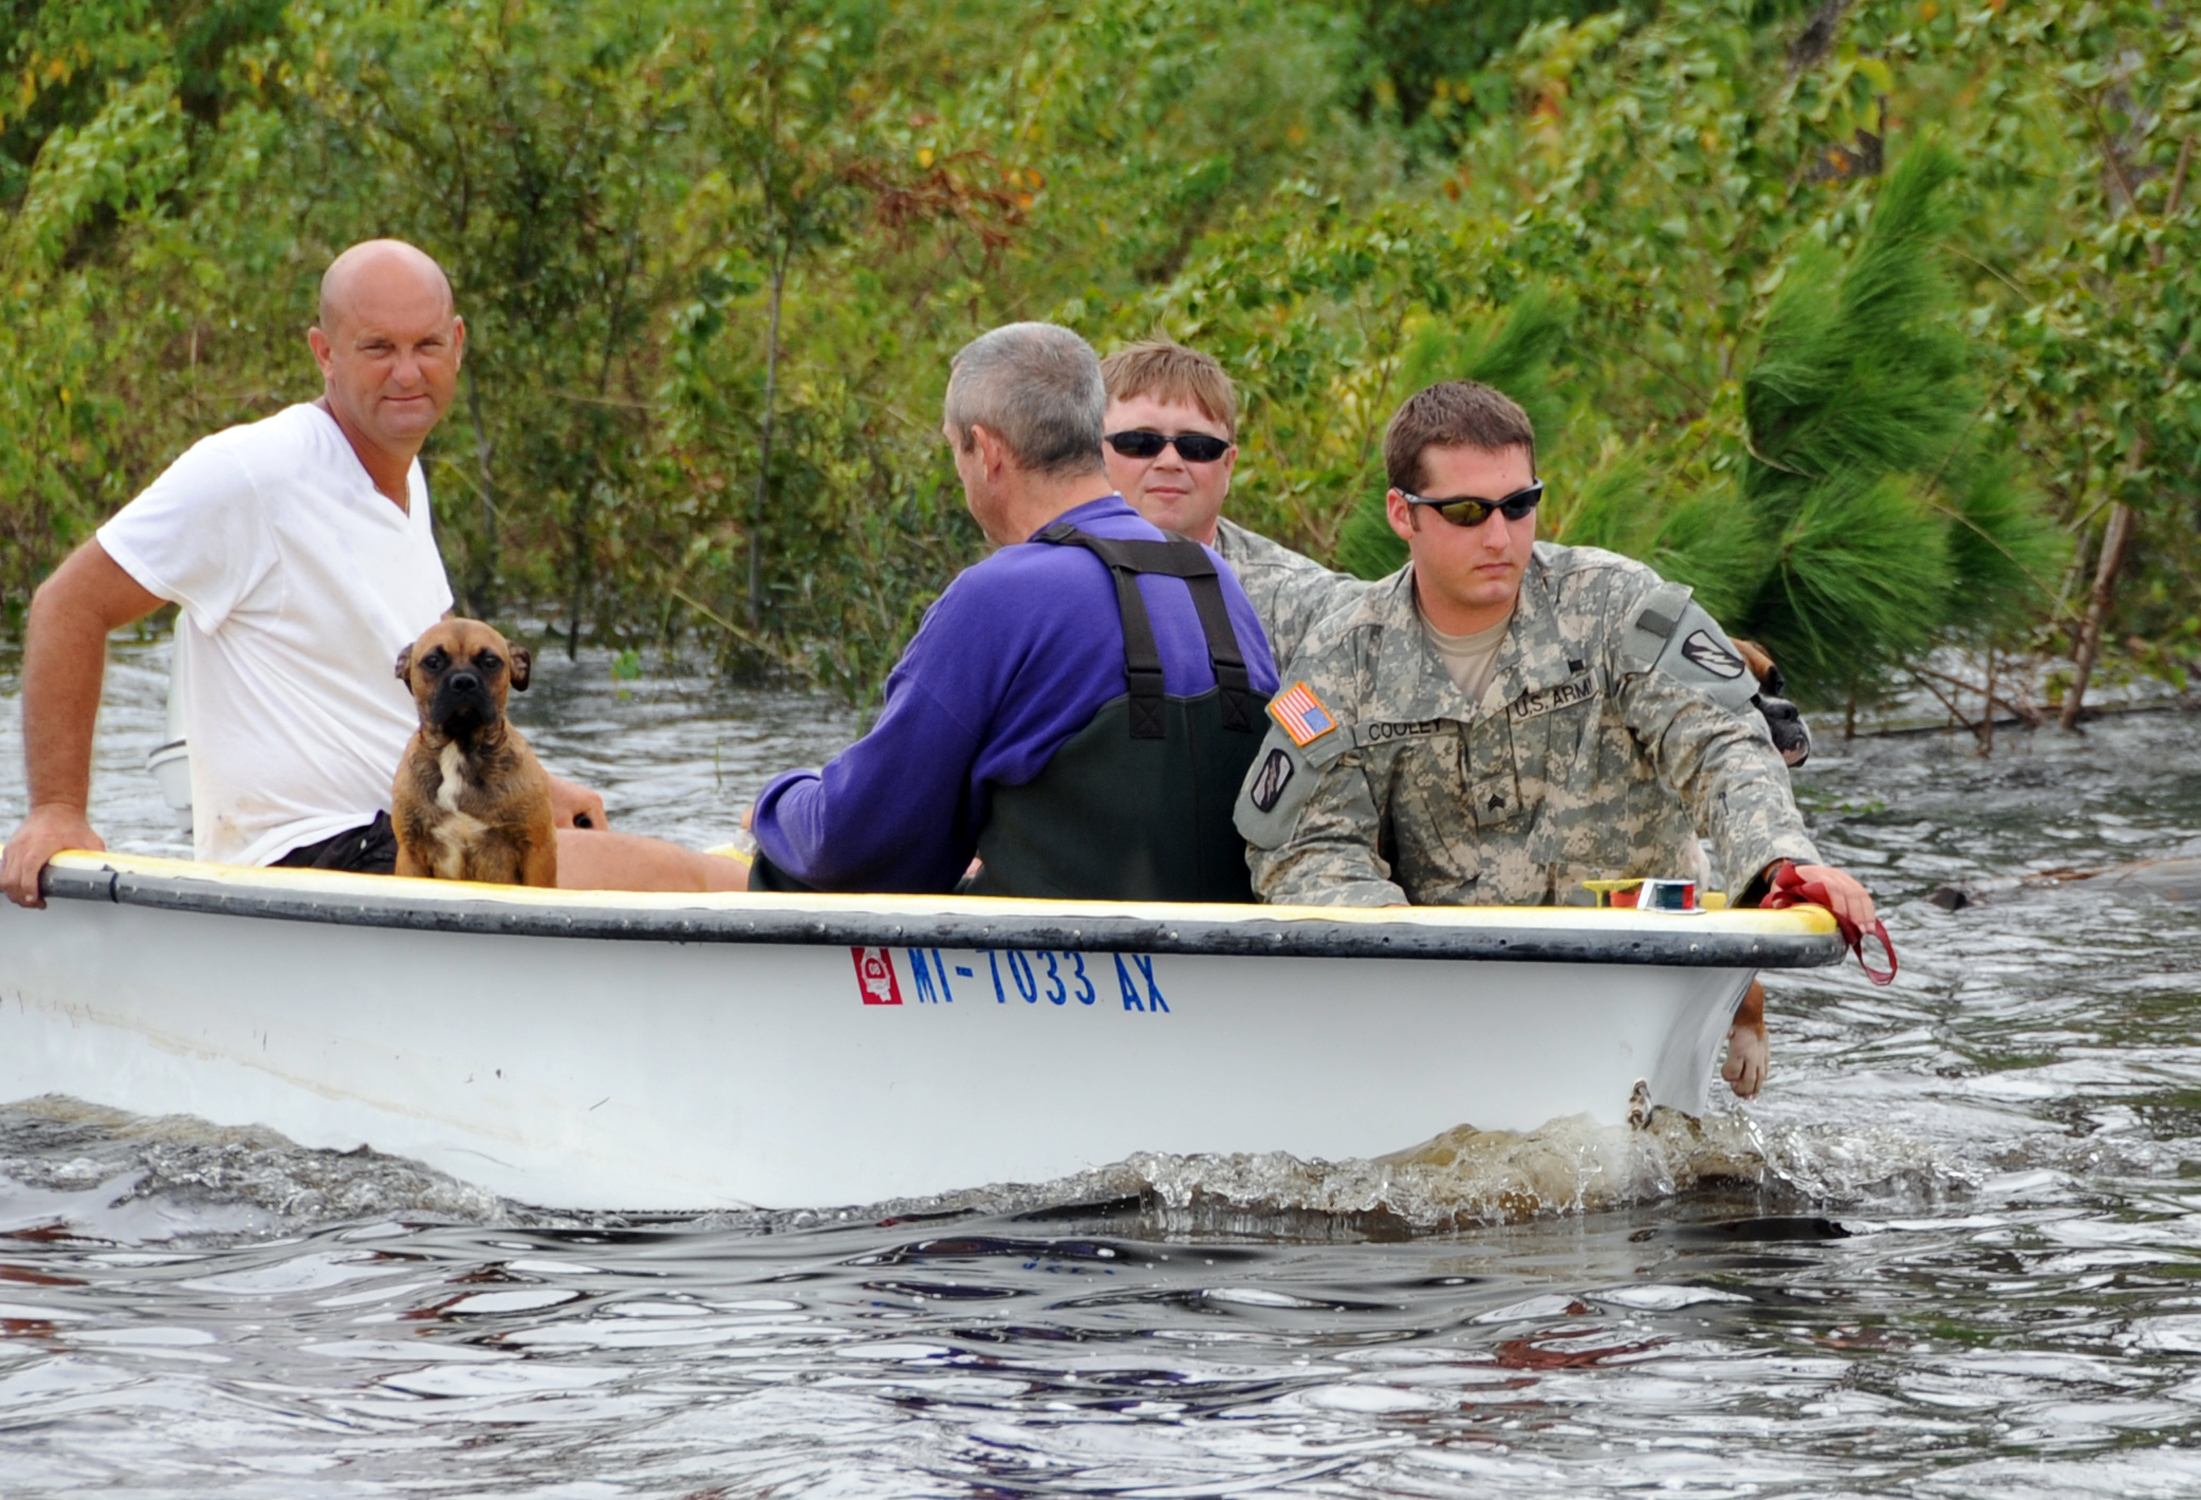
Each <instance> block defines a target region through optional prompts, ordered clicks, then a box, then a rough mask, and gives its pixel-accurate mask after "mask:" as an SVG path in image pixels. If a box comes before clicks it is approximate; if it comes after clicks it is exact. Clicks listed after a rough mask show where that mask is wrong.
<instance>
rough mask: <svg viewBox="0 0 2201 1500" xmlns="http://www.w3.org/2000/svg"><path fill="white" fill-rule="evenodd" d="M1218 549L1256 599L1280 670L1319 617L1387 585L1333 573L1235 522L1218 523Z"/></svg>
mask: <svg viewBox="0 0 2201 1500" xmlns="http://www.w3.org/2000/svg"><path fill="white" fill-rule="evenodd" d="M1215 550H1216V551H1217V552H1218V553H1220V554H1221V555H1222V559H1223V561H1224V562H1227V563H1229V564H1230V570H1231V571H1232V572H1233V573H1236V574H1237V575H1238V582H1239V585H1240V586H1241V587H1242V588H1244V589H1245V591H1246V597H1247V598H1248V599H1251V600H1252V601H1253V610H1254V613H1255V614H1257V615H1259V616H1260V617H1261V628H1262V629H1263V630H1265V631H1267V632H1268V636H1269V650H1270V652H1271V653H1273V654H1274V656H1275V658H1276V665H1277V668H1278V670H1282V668H1283V666H1284V663H1286V662H1287V661H1290V660H1291V659H1292V658H1293V657H1295V656H1297V655H1298V654H1299V648H1300V646H1301V645H1302V644H1303V643H1304V642H1305V641H1306V639H1307V631H1308V630H1309V629H1310V628H1311V627H1312V626H1313V625H1314V623H1315V621H1317V620H1319V619H1321V618H1322V617H1323V616H1324V615H1327V614H1332V613H1334V612H1336V611H1337V610H1339V609H1341V608H1343V607H1344V606H1345V605H1346V604H1347V603H1349V602H1350V601H1352V600H1355V599H1359V598H1361V597H1362V596H1364V595H1366V594H1367V593H1368V592H1369V591H1370V590H1372V589H1378V588H1381V587H1382V585H1381V584H1377V583H1369V582H1366V581H1365V580H1363V579H1359V578H1355V577H1354V576H1353V575H1352V574H1350V573H1333V572H1331V571H1330V570H1329V569H1328V568H1325V567H1324V566H1322V564H1320V563H1318V562H1316V561H1315V560H1314V559H1313V558H1311V557H1305V556H1302V555H1301V554H1299V553H1297V552H1294V551H1292V549H1291V548H1289V547H1287V546H1285V545H1284V544H1283V543H1281V542H1272V541H1270V540H1269V539H1268V538H1267V537H1265V536H1263V535H1261V533H1260V532H1258V531H1248V530H1246V528H1245V527H1243V526H1240V525H1239V524H1238V523H1237V522H1235V521H1229V520H1224V521H1218V522H1216V524H1215Z"/></svg>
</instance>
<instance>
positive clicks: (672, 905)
mask: <svg viewBox="0 0 2201 1500" xmlns="http://www.w3.org/2000/svg"><path fill="white" fill-rule="evenodd" d="M0 847H4V846H0ZM714 852H716V851H714ZM53 863H54V866H55V867H56V868H57V869H62V870H70V871H76V872H80V873H83V874H96V873H98V872H99V871H101V870H113V871H116V872H118V873H121V874H133V875H151V876H166V877H169V878H172V879H184V880H191V881H195V882H200V883H202V884H203V883H212V884H216V885H224V886H231V887H234V888H236V889H238V890H250V891H296V892H300V893H315V894H322V895H329V896H378V897H382V898H384V899H385V900H387V899H388V898H391V897H403V896H406V895H408V894H409V895H412V896H415V897H417V898H418V900H419V902H420V904H421V905H422V906H424V907H429V906H435V905H438V904H444V903H448V902H450V901H452V900H453V899H454V898H459V899H463V900H465V901H466V902H467V903H469V904H470V905H472V904H477V903H491V904H495V905H507V906H515V907H530V908H537V909H547V910H555V909H557V908H559V907H571V906H587V907H589V908H591V909H593V910H597V911H603V910H607V909H609V910H626V911H637V912H644V911H689V910H710V911H739V910H742V909H744V908H750V909H766V910H773V911H783V912H798V913H816V914H818V915H821V916H824V915H843V914H848V913H853V912H870V913H878V914H880V915H883V916H897V917H904V918H911V919H917V918H925V917H944V916H957V917H970V916H982V915H988V914H999V915H1001V916H1005V917H1006V916H1027V917H1029V916H1044V915H1046V914H1048V913H1059V914H1062V915H1064V916H1073V917H1077V918H1093V917H1102V916H1115V917H1126V918H1132V919H1136V920H1141V921H1151V922H1170V921H1179V922H1182V921H1187V920H1194V919H1196V920H1198V921H1201V922H1208V923H1217V922H1232V921H1247V922H1263V923H1277V922H1287V923H1288V922H1293V921H1318V922H1325V923H1345V924H1351V925H1365V926H1369V927H1407V928H1415V929H1425V930H1435V931H1448V930H1449V931H1466V930H1474V929H1480V928H1491V927H1511V928H1518V929H1527V930H1535V929H1546V930H1552V931H1559V930H1566V929H1575V930H1579V929H1582V928H1585V927H1594V928H1598V929H1601V930H1605V931H1613V932H1634V931H1656V932H1661V933H1673V932H1675V931H1677V930H1680V929H1684V928H1685V929H1686V930H1688V931H1690V932H1701V933H1737V934H1762V935H1765V936H1768V937H1771V936H1782V935H1793V936H1818V935H1821V934H1825V933H1831V932H1834V931H1835V930H1836V927H1835V922H1834V918H1833V916H1832V914H1830V913H1828V912H1827V911H1825V910H1823V909H1821V908H1819V907H1816V906H1793V907H1789V908H1786V909H1785V910H1781V911H1764V910H1760V909H1757V908H1754V907H1753V908H1738V909H1729V910H1725V911H1713V910H1703V911H1696V912H1690V913H1685V914H1684V913H1668V912H1645V911H1637V910H1633V909H1619V910H1613V909H1603V910H1600V909H1597V908H1593V907H1584V906H1415V907H1399V906H1390V907H1374V908H1370V907H1345V906H1258V905H1243V906H1241V905H1224V904H1220V903H1218V904H1213V905H1190V904H1185V903H1175V902H1152V901H1149V902H1132V901H1047V900H1032V899H1027V898H1022V897H1009V896H948V895H925V896H907V895H822V894H809V893H794V892H778V891H766V892H712V893H701V892H651V891H567V890H546V889H543V888H540V887H532V886H516V885H488V884H482V883H477V882H461V881H449V880H419V879H412V878H408V877H402V876H397V875H356V874H348V873H344V872H341V871H334V870H301V869H275V868H263V867H256V866H244V865H216V864H200V863H198V862H196V861H193V860H187V859H165V858H162V857H160V856H157V855H150V854H118V853H114V852H108V853H103V854H94V853H90V852H87V851H84V850H68V851H64V852H63V853H60V854H57V855H55V856H54V859H53Z"/></svg>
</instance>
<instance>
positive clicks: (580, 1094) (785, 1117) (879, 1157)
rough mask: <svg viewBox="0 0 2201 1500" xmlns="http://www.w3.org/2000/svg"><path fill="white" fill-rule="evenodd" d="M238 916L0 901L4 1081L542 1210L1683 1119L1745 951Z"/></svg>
mask: <svg viewBox="0 0 2201 1500" xmlns="http://www.w3.org/2000/svg"><path fill="white" fill-rule="evenodd" d="M155 883H157V882H155ZM538 894H539V893H538ZM232 905H234V906H236V909H234V910H217V909H208V908H207V907H206V906H205V905H204V904H203V903H202V904H200V905H199V906H197V907H189V906H185V907H176V906H168V907H164V906H162V905H159V904H144V903H135V904H134V903H132V902H129V901H124V900H119V899H108V900H99V899H74V900H71V899H55V900H51V901H50V902H49V906H48V909H47V910H45V911H43V912H22V911H17V910H15V909H14V908H11V907H4V906H0V1099H20V1098H25V1097H29V1096H35V1095H42V1094H64V1095H70V1096H74V1097H76V1098H79V1099H83V1100H87V1101H90V1102H93V1103H98V1104H104V1105H110V1106H115V1107H120V1108H125V1109H129V1110H132V1111H136V1112H139V1113H145V1114H161V1113H187V1114H192V1115H197V1116H200V1117H203V1118H205V1119H208V1120H211V1121H214V1122H216V1123H221V1124H245V1123H255V1124H260V1125H265V1126H268V1127H271V1128H273V1129H276V1130H278V1131H281V1132H282V1133H283V1134H285V1135H287V1136H289V1137H290V1138H291V1139H293V1140H296V1141H298V1142H300V1143H301V1144H304V1145H308V1146H317V1147H331V1148H340V1149H348V1148H351V1147H354V1146H358V1145H361V1144H371V1145H373V1146H374V1147H375V1148H377V1149H379V1150H382V1151H386V1152H393V1153H397V1154H401V1155H405V1156H409V1157H413V1158H416V1159H418V1160H420V1161H422V1162H425V1163H427V1164H428V1165H430V1166H433V1167H436V1168H438V1169H440V1170H443V1171H446V1172H449V1173H451V1174H452V1175H454V1176H457V1177H459V1178H462V1179H465V1180H467V1181H470V1182H474V1183H477V1184H480V1185H482V1186H485V1187H488V1188H490V1189H493V1190H495V1191H497V1192H499V1193H502V1194H505V1195H507V1196H510V1197H514V1198H517V1199H520V1200H522V1201H526V1202H531V1203H538V1204H548V1205H555V1206H559V1207H572V1208H625V1209H667V1210H677V1209H704V1208H713V1207H732V1206H743V1205H771V1206H790V1207H791V1206H800V1205H809V1206H818V1205H826V1204H839V1203H868V1202H876V1201H878V1200H881V1199H885V1198H889V1197H899V1196H909V1195H919V1194H928V1193H934V1192H943V1191H948V1190H952V1189H957V1188H966V1187H975V1186H980V1185H983V1184H986V1183H991V1182H1000V1181H1045V1180H1050V1179H1053V1178H1057V1177H1061V1176H1064V1175H1067V1174H1070V1173H1074V1172H1077V1171H1079V1170H1081V1169H1084V1168H1088V1167H1094V1166H1099V1165H1103V1164H1106V1163H1109V1162H1112V1161H1116V1160H1120V1159H1122V1158H1124V1157H1126V1156H1129V1155H1131V1154H1133V1153H1136V1152H1139V1151H1167V1152H1187V1153H1189V1152H1251V1151H1276V1150H1280V1151H1287V1152H1291V1153H1293V1154H1295V1155H1300V1156H1307V1157H1327V1158H1339V1157H1352V1156H1369V1155H1377V1154H1381V1153H1384V1152H1388V1151H1394V1150H1399V1149H1403V1148H1406V1147H1409V1146H1412V1145H1415V1144H1417V1143H1419V1142H1421V1141H1423V1140H1426V1139H1428V1138H1429V1137H1431V1136H1434V1135H1436V1134H1438V1133H1439V1132H1441V1131H1444V1130H1446V1129H1449V1128H1451V1127H1454V1126H1457V1125H1461V1124H1472V1125H1474V1126H1477V1127H1480V1128H1484V1129H1513V1130H1526V1129H1532V1128H1534V1127H1536V1126H1538V1125H1541V1124H1543V1123H1545V1122H1546V1121H1548V1120H1551V1119H1554V1118H1557V1117H1564V1116H1570V1115H1576V1114H1587V1115H1590V1116H1593V1117H1594V1118H1596V1119H1598V1120H1601V1121H1607V1122H1616V1123H1617V1122H1619V1121H1621V1120H1624V1119H1626V1118H1627V1117H1628V1114H1629V1111H1630V1107H1631V1104H1632V1103H1635V1102H1638V1101H1639V1100H1641V1099H1642V1098H1644V1097H1646V1096H1647V1098H1648V1100H1649V1102H1651V1103H1655V1104H1663V1105H1670V1106H1673V1107H1676V1108H1681V1109H1685V1110H1692V1111H1693V1110H1696V1109H1699V1108H1701V1107H1702V1105H1703V1103H1704V1100H1705V1094H1706V1089H1707V1085H1708V1083H1709V1081H1710V1074H1711V1069H1712V1066H1713V1061H1714V1056H1715V1053H1716V1051H1717V1049H1718V1046H1719V1043H1720V1040H1721V1038H1722V1037H1723V1036H1724V1034H1725V1029H1726V1025H1727V1022H1728V1018H1729V1017H1730V1016H1731V1014H1732V1013H1733V1010H1734V1008H1735V1005H1736V1003H1737V1001H1738V1000H1739V998H1740V996H1741V993H1742V991H1743V989H1744V987H1745V985H1746V984H1747V983H1748V981H1749V979H1750V976H1751V973H1752V972H1753V970H1752V968H1751V967H1745V966H1741V965H1718V964H1694V965H1678V964H1636V965H1627V966H1618V965H1601V964H1596V963H1570V962H1558V961H1542V962H1528V961H1506V960H1497V959H1479V960H1469V961H1445V960H1441V959H1438V960H1432V959H1431V958H1428V957H1399V958H1387V957H1370V956H1354V957H1325V956H1320V955H1307V954H1299V955H1287V956H1259V955H1248V954H1229V955H1225V954H1215V953H1201V952H1140V951H1136V950H1132V951H1124V950H1122V949H1121V948H1117V949H1109V948H1104V947H1100V946H1072V945H1071V944H1068V943H1061V944H1059V945H1058V946H1054V947H1048V948H1039V947H1033V946H1029V935H1028V934H1027V935H1026V936H1024V937H1022V938H1020V937H1019V936H1018V934H1016V933H1015V932H1005V933H1004V936H1003V937H1002V938H1001V939H999V945H998V946H990V947H981V946H968V945H966V946H942V947H938V948H935V947H931V946H910V945H908V944H907V943H903V944H889V943H880V944H877V945H866V944H843V943H826V942H798V941H739V942H735V941H723V940H695V939H692V938H691V939H680V940H676V939H668V938H658V939H644V940H636V939H635V938H634V937H632V936H629V937H624V938H621V937H609V936H566V937H546V936H540V935H534V936H530V935H519V934H514V933H509V932H492V931H465V930H460V931H434V930H419V929H418V928H415V927H408V926H403V925H391V924H384V925H374V924H369V923H364V922H356V921H313V920H297V919H281V918H277V919H270V918H268V917H267V916H266V915H264V914H255V911H254V908H253V905H252V903H251V902H249V901H247V902H244V903H242V904H238V903H232ZM1011 925H1013V924H1011ZM922 926H923V924H922V923H921V922H917V921H908V922H904V923H902V924H901V927H900V929H899V930H902V931H904V932H908V933H916V934H917V935H918V936H919V937H920V938H921V937H922V935H923V934H922V933H921V932H920V931H919V929H921V928H922ZM1049 930H1051V931H1054V932H1057V933H1060V932H1062V931H1063V930H1064V929H1063V928H1062V927H1061V925H1060V923H1059V921H1058V923H1057V925H1056V926H1055V927H1054V928H1051V929H1049ZM828 935H830V934H828ZM956 935H957V934H956V933H955V932H953V931H952V930H951V931H950V932H949V936H950V937H951V938H952V937H954V936H956Z"/></svg>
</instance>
